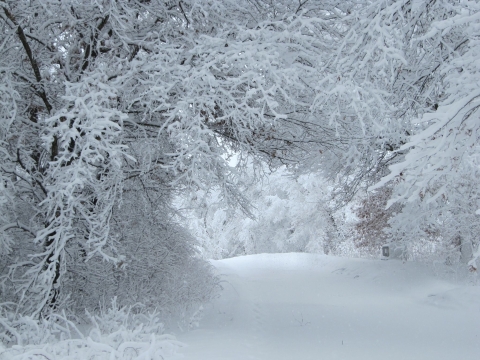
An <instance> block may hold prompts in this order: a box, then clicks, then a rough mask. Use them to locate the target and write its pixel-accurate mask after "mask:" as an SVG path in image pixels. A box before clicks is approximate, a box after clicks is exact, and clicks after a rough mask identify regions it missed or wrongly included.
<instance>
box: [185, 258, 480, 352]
mask: <svg viewBox="0 0 480 360" xmlns="http://www.w3.org/2000/svg"><path fill="white" fill-rule="evenodd" d="M212 263H213V265H214V266H215V267H216V268H217V270H218V272H219V274H221V277H222V280H223V283H222V285H223V291H222V292H221V295H220V297H219V298H218V299H216V300H215V301H214V302H213V303H211V304H210V305H208V306H206V307H205V314H204V317H203V319H202V321H201V322H200V325H199V327H198V328H197V329H196V330H193V331H190V332H188V333H186V334H181V335H179V336H178V340H180V341H182V342H184V343H186V344H187V345H188V346H187V347H184V348H182V349H181V350H180V352H181V354H178V358H179V359H185V360H230V359H231V360H237V359H238V360H240V359H241V360H248V359H258V360H287V359H288V360H308V359H315V360H322V359H326V360H333V359H355V360H361V359H368V360H376V359H382V360H383V359H385V360H395V359H401V360H413V359H419V360H428V359H432V360H440V359H445V360H456V359H461V360H478V359H480V286H478V285H477V286H473V285H471V284H470V285H469V284H467V283H466V282H465V281H464V282H463V283H459V282H458V281H454V280H445V276H443V275H435V273H434V271H433V270H432V269H428V268H426V267H423V266H422V265H420V264H415V263H402V262H400V261H395V260H388V261H381V260H358V259H344V258H335V257H329V256H322V255H312V254H261V255H253V256H244V257H237V258H232V259H227V260H221V261H213V262H212ZM441 271H442V272H443V271H444V269H442V270H441Z"/></svg>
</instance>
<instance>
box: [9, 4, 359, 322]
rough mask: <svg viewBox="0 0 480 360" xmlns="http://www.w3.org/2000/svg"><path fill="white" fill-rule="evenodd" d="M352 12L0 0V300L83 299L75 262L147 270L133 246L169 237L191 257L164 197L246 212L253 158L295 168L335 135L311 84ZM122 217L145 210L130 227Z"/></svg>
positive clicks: (158, 243)
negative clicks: (206, 194) (245, 174)
mask: <svg viewBox="0 0 480 360" xmlns="http://www.w3.org/2000/svg"><path fill="white" fill-rule="evenodd" d="M349 6H351V5H350V4H349V3H346V2H343V1H338V2H337V1H329V2H319V1H315V2H313V1H312V2H299V3H298V4H297V3H292V2H290V1H280V2H275V4H273V3H271V2H270V1H259V2H256V3H255V4H252V3H251V2H249V1H226V2H221V3H220V2H209V1H201V0H199V1H194V0H190V1H180V2H171V1H167V2H161V1H156V0H147V1H128V0H123V1H108V0H102V1H95V2H92V1H88V0H80V1H78V0H67V1H61V2H59V1H54V0H34V1H9V0H2V1H1V2H0V7H1V11H0V16H1V17H2V25H1V27H2V28H1V32H2V35H3V36H2V42H1V47H0V74H1V76H0V78H1V80H0V94H1V101H2V108H1V114H0V117H1V131H0V136H1V139H0V141H1V143H0V145H1V150H0V152H1V153H2V156H1V160H0V161H1V167H0V176H1V180H2V181H1V183H2V184H1V188H0V189H1V191H2V193H1V197H0V203H1V206H2V211H1V214H2V218H1V221H2V223H1V224H0V230H1V237H0V241H1V245H0V249H1V251H2V253H1V256H2V264H4V266H3V267H2V269H1V271H2V274H1V279H2V282H1V283H2V286H3V287H2V290H1V291H2V299H3V298H4V299H5V300H7V301H11V302H14V303H16V304H17V305H18V310H19V311H21V312H24V313H26V314H31V315H33V316H41V315H43V314H48V313H49V312H51V311H54V310H56V309H59V308H61V307H62V306H63V304H66V302H68V301H69V297H68V295H69V294H68V292H69V291H73V292H75V291H77V289H78V287H75V286H71V287H70V288H68V289H67V285H66V283H67V279H72V276H74V275H75V274H76V273H77V270H78V269H80V270H78V271H80V272H81V273H82V274H83V275H81V276H84V277H88V276H89V275H90V274H91V275H92V276H96V275H95V274H98V273H99V272H100V273H101V272H102V271H103V270H99V269H103V267H102V266H103V265H102V266H100V265H99V264H103V263H102V261H107V262H108V263H110V264H111V265H110V266H112V268H122V267H123V266H124V265H125V271H127V270H128V271H130V273H131V274H135V272H136V271H138V272H139V273H138V274H136V276H137V275H138V276H140V277H142V276H143V275H145V271H146V270H145V269H144V268H141V267H138V268H136V269H134V268H132V265H133V264H134V263H135V260H134V257H132V255H131V254H130V253H129V252H130V251H133V250H132V248H131V246H134V244H133V243H132V241H134V240H133V239H135V238H137V239H139V241H140V240H141V241H142V242H143V241H145V243H142V246H143V245H145V246H144V247H143V248H142V249H143V250H142V251H150V253H151V254H153V253H155V251H154V250H152V249H156V248H157V247H160V249H159V250H158V251H159V253H162V249H165V248H168V247H169V246H170V245H169V244H171V240H166V239H167V238H168V239H170V237H172V238H171V239H173V238H176V240H177V241H178V242H180V244H183V245H179V246H177V245H175V246H173V249H172V251H173V250H175V249H176V250H175V251H177V250H178V251H179V252H180V253H179V255H181V256H192V252H191V250H190V249H191V245H190V244H189V240H187V238H188V237H187V236H184V235H182V234H181V232H179V231H177V229H176V227H175V225H172V224H173V223H172V214H173V211H171V210H168V208H169V202H170V200H169V199H170V198H169V196H170V195H171V194H173V193H174V192H175V191H189V189H192V188H208V187H210V186H218V187H219V188H220V189H222V194H223V195H222V196H223V197H224V198H226V199H227V201H228V202H230V203H232V204H237V205H238V204H239V205H241V206H242V207H243V208H244V210H245V211H248V209H247V205H246V204H247V202H246V201H245V199H244V197H243V196H242V194H241V192H240V191H239V189H238V186H237V178H238V174H241V172H242V171H243V170H244V168H245V166H246V163H247V160H246V159H247V156H251V157H255V158H256V159H257V160H259V159H262V160H267V161H268V162H269V163H270V165H271V166H278V165H280V164H296V163H297V162H298V161H300V160H301V159H302V158H304V157H306V156H307V155H308V154H309V153H311V152H312V151H314V152H315V151H318V150H319V149H327V148H328V147H331V146H333V145H332V144H333V143H336V142H340V140H338V139H337V137H336V135H335V131H334V130H333V129H334V127H335V126H336V125H335V126H334V125H332V124H329V123H328V120H325V116H324V115H325V111H324V110H322V109H321V108H322V103H324V102H322V101H319V99H320V98H319V95H320V93H321V92H322V91H323V90H322V88H319V87H318V86H317V82H318V79H319V78H321V77H322V75H321V74H322V71H323V70H321V69H322V67H324V66H325V65H326V64H327V62H328V59H329V56H331V49H333V48H334V45H335V43H336V40H337V39H338V38H339V36H340V33H341V32H342V31H343V27H342V26H341V25H339V24H338V23H337V22H336V20H339V19H341V17H342V16H343V15H344V14H346V13H347V10H348V9H347V8H348V7H349ZM232 152H235V153H238V154H239V164H238V166H237V167H236V168H232V167H230V166H229V165H228V163H227V160H226V157H225V154H228V153H232ZM131 194H136V195H135V196H131ZM121 209H125V210H126V209H129V211H135V216H138V214H139V213H143V214H145V213H149V216H148V217H143V219H142V221H143V223H142V224H143V225H137V224H135V226H134V223H133V222H131V226H129V227H128V228H126V227H125V224H123V225H122V222H126V223H127V224H129V223H130V222H129V221H130V220H125V219H124V218H125V217H126V216H129V215H130V213H129V211H126V212H123V211H122V210H121ZM132 217H133V216H132ZM158 224H164V227H163V228H162V226H161V225H158ZM143 226H152V227H153V228H152V229H150V230H149V233H148V234H149V235H150V234H152V235H153V234H154V235H153V237H154V238H150V236H146V235H145V236H143V235H142V236H140V234H135V233H134V232H135V231H136V230H135V229H138V231H140V229H142V228H143ZM155 226H160V229H161V230H160V231H155ZM157 237H162V238H163V240H162V239H157ZM173 258H175V257H173ZM125 261H126V262H125ZM129 261H130V263H129ZM82 264H83V265H82ZM183 264H185V263H183ZM192 264H193V263H192ZM176 265H178V262H177V263H176ZM192 266H193V265H192ZM77 267H78V269H77ZM199 273H202V272H201V271H200V272H199ZM85 279H86V278H85ZM69 281H70V280H69ZM82 281H86V280H82ZM159 281H160V280H159ZM87 295H89V296H90V295H92V296H93V298H94V297H95V296H97V294H92V293H90V294H87ZM70 299H71V300H70V301H77V300H78V299H79V298H77V297H75V296H72V297H70ZM78 301H79V304H87V303H89V301H88V300H78ZM90 303H91V301H90Z"/></svg>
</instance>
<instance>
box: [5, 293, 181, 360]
mask: <svg viewBox="0 0 480 360" xmlns="http://www.w3.org/2000/svg"><path fill="white" fill-rule="evenodd" d="M5 315H6V314H5V313H2V314H0V337H1V338H2V342H3V343H5V344H11V343H14V344H16V345H15V346H13V347H8V348H5V347H3V346H2V345H1V344H0V359H1V360H13V359H15V360H27V359H29V360H33V359H45V358H46V359H59V358H61V359H65V360H67V359H68V360H70V359H71V360H83V359H105V358H108V359H115V360H136V359H138V360H140V359H156V358H165V357H166V356H168V355H173V354H174V353H175V352H176V350H177V349H178V348H181V347H182V346H183V344H182V343H180V342H178V341H177V340H176V339H175V338H174V337H173V336H170V335H165V334H163V331H164V326H163V323H162V314H160V313H158V312H156V311H154V310H152V311H151V312H148V313H138V311H136V310H135V306H131V307H123V308H121V307H119V306H118V304H117V303H116V300H115V299H113V300H112V303H111V304H109V306H108V307H106V308H102V309H101V311H100V312H99V313H98V315H91V314H89V313H88V312H87V313H86V315H85V316H84V318H86V322H85V323H84V324H83V326H81V327H79V326H78V324H76V323H75V322H72V321H71V320H69V319H68V317H67V316H66V315H65V313H63V314H62V313H60V314H58V313H57V314H52V316H51V317H50V319H48V320H46V319H43V320H42V321H40V322H38V320H36V319H33V318H31V317H29V316H19V315H13V313H10V314H7V316H9V317H10V318H8V319H7V318H5ZM12 317H13V318H12Z"/></svg>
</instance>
